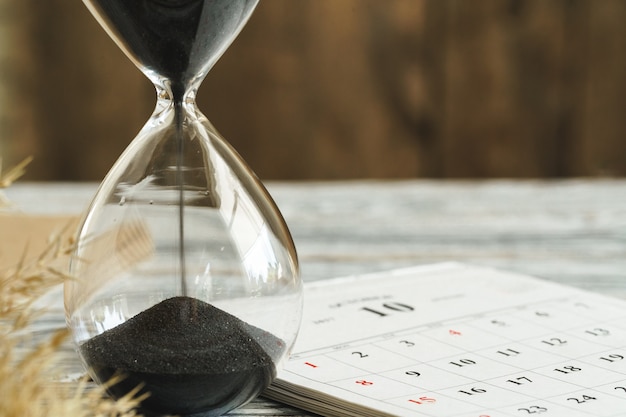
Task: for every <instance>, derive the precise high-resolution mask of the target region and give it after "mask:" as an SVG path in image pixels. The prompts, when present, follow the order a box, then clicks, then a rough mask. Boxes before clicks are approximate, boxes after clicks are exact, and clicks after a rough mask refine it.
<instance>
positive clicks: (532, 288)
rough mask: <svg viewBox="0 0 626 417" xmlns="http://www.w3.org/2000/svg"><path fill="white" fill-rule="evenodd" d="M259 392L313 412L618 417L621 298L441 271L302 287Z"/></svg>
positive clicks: (470, 269)
mask: <svg viewBox="0 0 626 417" xmlns="http://www.w3.org/2000/svg"><path fill="white" fill-rule="evenodd" d="M304 294H305V298H304V300H305V302H304V314H303V321H302V327H301V331H300V334H299V336H298V339H297V341H296V344H295V346H294V349H293V354H292V355H291V357H290V359H289V361H288V362H286V363H285V365H284V367H283V369H282V370H281V371H279V373H278V377H277V380H276V381H275V382H274V383H273V384H272V386H271V387H270V388H269V389H268V390H267V391H266V392H265V395H266V396H267V397H269V398H272V399H275V400H278V401H282V402H285V403H288V404H291V405H293V406H296V407H300V408H303V409H306V410H309V411H312V412H315V413H318V414H321V415H323V416H358V417H362V416H376V417H378V416H403V417H405V416H407V417H411V416H415V417H418V416H424V417H438V416H441V417H444V416H445V417H500V416H516V417H520V416H531V417H533V416H541V417H544V416H545V417H554V416H562V417H578V416H587V417H591V416H593V417H609V416H611V417H617V416H626V301H624V300H619V299H613V298H610V297H606V296H602V295H599V294H595V293H590V292H587V291H583V290H580V289H576V288H571V287H568V286H564V285H560V284H556V283H551V282H547V281H544V280H541V279H537V278H533V277H528V276H524V275H520V274H514V273H509V272H503V271H498V270H493V269H488V268H482V267H475V266H469V265H464V264H455V263H446V264H437V265H432V266H422V267H415V268H408V269H402V270H394V271H388V272H384V273H376V274H371V275H362V276H355V277H348V278H339V279H334V280H328V281H321V282H315V283H312V284H310V285H307V286H305V293H304Z"/></svg>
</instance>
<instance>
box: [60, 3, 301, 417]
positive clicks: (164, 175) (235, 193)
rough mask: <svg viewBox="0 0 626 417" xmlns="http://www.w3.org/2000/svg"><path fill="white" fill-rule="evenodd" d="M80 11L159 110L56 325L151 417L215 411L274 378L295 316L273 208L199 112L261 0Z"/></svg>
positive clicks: (286, 240)
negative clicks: (215, 72) (203, 94)
mask: <svg viewBox="0 0 626 417" xmlns="http://www.w3.org/2000/svg"><path fill="white" fill-rule="evenodd" d="M85 3H86V4H87V6H88V7H89V9H90V10H91V11H92V13H93V14H94V15H95V16H96V17H97V19H98V20H99V21H100V23H101V24H102V25H103V26H104V27H105V29H106V30H107V32H108V33H109V34H110V35H111V36H112V38H113V39H114V40H115V41H116V42H117V43H118V45H119V46H120V47H121V48H122V49H123V50H124V51H125V52H126V54H127V55H128V56H129V57H130V58H131V59H132V60H133V62H135V64H137V66H138V67H139V68H140V69H141V70H142V71H143V72H144V73H145V74H146V75H147V76H148V77H149V78H150V79H151V80H152V81H153V82H154V84H155V86H156V89H157V105H156V109H155V111H154V113H153V114H152V116H151V118H150V119H149V120H148V122H147V123H146V125H145V126H144V127H143V129H141V131H140V132H139V134H138V135H137V137H136V138H135V139H134V140H133V141H132V142H131V144H130V145H129V147H128V148H127V149H126V151H125V152H124V153H123V154H122V156H121V157H120V158H119V160H118V161H117V162H116V163H115V165H114V166H113V168H112V169H111V171H110V172H109V173H108V174H107V176H106V178H105V179H104V181H103V182H102V184H101V185H100V188H99V189H98V191H97V193H96V195H95V197H94V199H93V201H92V203H91V205H90V208H89V210H88V211H87V213H86V215H85V217H84V220H83V223H82V226H81V228H80V231H79V234H78V240H77V249H76V251H75V253H74V255H73V257H72V262H71V267H70V274H71V275H72V279H71V280H69V281H68V282H67V283H66V286H65V304H66V315H67V321H68V325H69V326H70V329H71V330H72V336H73V339H74V342H75V343H76V346H77V350H78V352H79V355H80V357H81V359H82V361H83V362H84V364H85V366H86V367H87V368H88V369H89V372H90V374H91V376H92V377H93V378H94V379H95V380H96V381H97V382H99V383H105V382H107V381H108V380H109V379H110V378H112V377H113V376H114V375H115V374H117V373H119V374H121V375H122V376H123V379H122V380H121V382H118V383H117V384H115V385H113V386H111V387H110V388H109V389H108V391H109V392H110V394H111V395H113V396H114V397H121V396H124V395H126V394H127V393H128V392H130V391H131V390H133V389H134V388H135V387H137V386H139V385H143V388H142V389H141V391H140V394H142V393H145V392H147V393H149V396H148V397H147V398H146V399H145V400H143V401H142V403H141V409H142V410H143V411H145V412H147V413H150V414H170V413H171V414H181V415H202V416H213V415H221V414H222V413H224V412H226V411H228V410H230V409H232V408H235V407H237V406H239V405H241V404H243V403H245V402H247V401H249V400H251V399H252V398H254V397H255V396H256V395H257V394H259V393H260V392H261V391H262V390H263V389H264V388H265V387H267V386H268V385H269V383H271V381H272V379H273V378H274V376H275V374H276V370H277V368H278V367H280V365H281V363H282V362H283V360H284V359H285V358H286V356H287V355H288V353H289V350H290V348H291V346H292V345H293V343H294V341H295V338H296V335H297V332H298V328H299V324H300V316H301V303H302V286H301V282H300V279H299V276H298V266H297V259H296V253H295V248H294V246H293V242H292V240H291V237H290V234H289V231H288V229H287V227H286V225H285V223H284V221H283V219H282V217H281V215H280V213H279V211H278V210H277V208H276V206H275V205H274V203H273V202H272V200H271V198H270V197H269V195H268V194H267V192H266V191H265V189H264V188H263V186H262V185H261V183H260V182H259V181H258V180H257V178H256V177H255V175H254V174H253V173H252V172H251V171H250V169H249V168H248V167H247V165H246V164H245V162H244V161H243V160H242V159H241V158H240V157H239V156H238V155H237V153H236V152H235V151H234V150H233V149H232V148H231V147H230V146H229V145H228V144H227V142H225V141H224V139H222V138H221V137H220V135H219V134H218V133H217V131H216V130H215V129H214V127H213V126H212V125H211V124H210V123H209V121H208V120H207V118H206V117H205V116H204V115H202V113H201V112H200V111H199V110H198V108H197V107H196V104H195V92H196V90H197V88H198V87H199V84H200V82H201V81H202V79H203V78H204V76H205V75H206V73H207V72H208V71H209V69H210V68H211V66H212V65H213V64H214V63H215V61H216V60H217V59H218V58H219V56H220V55H221V54H222V53H223V52H224V51H225V50H226V48H227V47H228V46H229V45H230V43H231V42H232V40H233V39H234V38H235V37H236V35H237V34H238V32H239V31H240V30H241V28H242V27H243V25H244V24H245V22H246V21H247V19H248V17H249V16H250V14H251V13H252V11H253V9H254V7H255V5H256V3H257V0H85ZM122 99H123V98H122ZM121 102H122V103H123V101H121Z"/></svg>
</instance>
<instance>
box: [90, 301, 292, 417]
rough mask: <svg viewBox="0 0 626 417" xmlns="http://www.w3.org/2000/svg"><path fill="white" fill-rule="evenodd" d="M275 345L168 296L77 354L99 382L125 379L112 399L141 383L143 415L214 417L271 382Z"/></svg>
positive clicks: (218, 314) (231, 319)
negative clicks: (119, 375)
mask: <svg viewBox="0 0 626 417" xmlns="http://www.w3.org/2000/svg"><path fill="white" fill-rule="evenodd" d="M284 349H285V343H284V342H283V341H282V340H280V339H279V338H277V337H275V336H273V335H272V334H270V333H267V332H265V331H263V330H261V329H258V328H256V327H254V326H251V325H249V324H247V323H245V322H243V321H241V320H240V319H238V318H236V317H235V316H233V315H231V314H229V313H226V312H225V311H223V310H220V309H218V308H216V307H213V306H211V305H210V304H207V303H205V302H203V301H200V300H197V299H194V298H190V297H174V298H170V299H167V300H165V301H162V302H161V303H159V304H157V305H155V306H153V307H151V308H149V309H148V310H145V311H144V312H142V313H140V314H138V315H137V316H135V317H133V318H131V319H130V320H128V321H126V322H125V323H123V324H121V325H119V326H117V327H115V328H113V329H110V330H108V331H106V332H104V333H102V334H100V335H98V336H95V337H93V338H92V339H90V340H88V341H87V342H85V343H84V344H82V345H81V347H80V351H81V353H82V355H83V358H84V359H85V361H86V362H87V364H88V365H89V366H91V367H92V368H93V369H94V372H95V373H96V375H97V376H98V378H99V379H100V381H101V382H104V381H106V380H107V379H109V378H110V377H111V376H113V374H115V373H116V372H121V373H122V374H124V375H126V378H125V379H124V380H123V381H122V382H121V383H119V384H117V385H116V386H114V387H112V388H111V389H110V390H109V391H110V394H111V395H112V396H113V397H116V398H119V397H121V396H123V395H125V394H126V393H127V392H129V391H130V390H131V389H133V388H134V387H136V386H137V385H139V384H140V383H145V388H144V389H143V391H142V392H146V391H148V392H150V393H151V395H150V397H149V398H148V399H146V400H145V401H144V402H143V403H142V406H141V411H142V412H143V413H146V414H150V415H158V414H182V415H190V414H198V415H202V416H219V415H222V414H223V413H225V412H227V411H228V410H231V409H232V408H235V407H237V406H239V405H241V404H242V403H244V402H246V401H248V400H250V399H252V398H253V397H254V396H256V395H257V394H259V393H260V392H261V391H262V390H263V389H264V388H266V387H267V386H268V385H269V384H270V382H271V381H272V380H273V379H274V377H275V375H276V369H275V365H274V361H275V360H277V359H278V357H280V355H281V354H282V352H283V351H284Z"/></svg>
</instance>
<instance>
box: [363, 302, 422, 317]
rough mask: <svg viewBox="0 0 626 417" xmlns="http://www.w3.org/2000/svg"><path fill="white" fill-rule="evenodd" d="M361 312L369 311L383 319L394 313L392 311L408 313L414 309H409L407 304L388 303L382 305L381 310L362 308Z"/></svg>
mask: <svg viewBox="0 0 626 417" xmlns="http://www.w3.org/2000/svg"><path fill="white" fill-rule="evenodd" d="M361 310H364V311H369V312H370V313H374V314H376V315H377V316H379V317H385V316H388V315H389V314H390V313H391V312H394V311H398V312H409V311H413V310H415V309H414V308H413V307H411V306H410V305H408V304H402V303H396V302H390V303H384V304H383V305H382V308H380V309H373V308H369V307H362V308H361Z"/></svg>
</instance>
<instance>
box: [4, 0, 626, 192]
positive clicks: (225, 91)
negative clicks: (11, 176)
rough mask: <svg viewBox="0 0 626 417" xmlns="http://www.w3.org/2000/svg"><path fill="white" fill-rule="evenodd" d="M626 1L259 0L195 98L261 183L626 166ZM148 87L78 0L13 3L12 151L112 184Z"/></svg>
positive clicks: (40, 170)
mask: <svg viewBox="0 0 626 417" xmlns="http://www.w3.org/2000/svg"><path fill="white" fill-rule="evenodd" d="M624 22H626V1H623V0H472V1H463V0H385V1H380V0H297V1H295V0H262V1H261V3H260V4H259V7H258V8H257V10H256V12H255V14H254V15H253V16H252V19H251V20H250V22H249V24H248V26H247V27H246V28H245V29H244V31H243V32H242V34H241V35H240V37H239V38H238V39H237V40H236V41H235V43H234V44H233V46H232V47H231V48H230V49H229V50H228V51H227V52H226V54H225V55H224V56H223V57H222V59H221V60H220V61H219V62H218V63H217V65H216V66H215V68H214V69H213V70H212V71H211V73H210V74H209V76H208V77H207V79H206V80H205V82H204V84H203V86H202V88H201V89H200V93H199V98H198V102H199V107H200V108H201V109H202V111H203V112H204V113H205V114H206V115H207V116H208V117H209V119H210V120H211V121H212V122H213V124H214V125H215V126H216V127H217V128H218V130H220V131H221V133H222V134H223V135H224V136H225V137H226V138H227V139H228V140H229V141H230V142H231V143H232V144H233V146H234V147H235V148H236V149H237V150H238V151H239V152H240V153H241V154H242V155H243V156H244V158H245V159H246V160H247V161H248V162H249V164H250V165H251V166H252V167H253V169H254V170H255V171H256V172H257V173H258V174H259V176H260V177H261V178H263V179H340V178H341V179H345V178H408V177H411V178H414V177H427V178H458V177H471V178H478V177H542V178H545V177H547V178H553V177H568V176H623V175H624V174H626V117H625V115H624V113H625V112H626V25H624ZM154 103H155V96H154V91H153V88H152V86H151V84H150V83H149V82H148V81H147V80H146V79H145V78H144V77H143V75H142V74H141V73H140V72H139V71H138V70H137V69H136V68H135V67H134V66H133V65H132V64H131V63H130V61H129V60H128V59H127V58H126V57H125V56H124V55H123V54H122V52H121V51H119V50H118V48H117V47H116V46H115V45H114V44H113V42H112V41H111V40H110V39H109V38H108V37H107V35H106V34H105V33H104V31H103V30H102V29H101V28H100V27H99V25H98V24H97V23H96V21H95V20H94V19H93V17H92V16H91V15H90V14H89V13H88V11H87V10H86V8H85V7H84V6H83V4H82V2H81V1H79V0H45V1H42V0H20V1H14V0H0V155H3V156H4V160H5V161H4V163H5V165H8V164H10V163H16V162H18V161H19V160H20V159H22V158H23V157H25V156H27V155H34V156H35V161H34V162H33V163H32V165H31V166H30V167H29V169H28V178H29V179H32V180H99V179H101V178H102V176H104V174H105V173H106V172H107V170H108V169H109V168H110V166H111V164H112V163H113V162H114V160H115V159H116V158H117V157H118V155H119V154H120V153H121V151H122V150H123V149H124V148H125V147H126V146H127V144H128V143H129V142H130V140H131V139H132V138H133V137H134V136H135V134H136V133H137V132H138V130H139V129H140V128H141V126H142V125H143V124H144V122H145V121H146V120H147V118H148V117H149V115H150V113H151V112H152V109H153V106H154Z"/></svg>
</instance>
